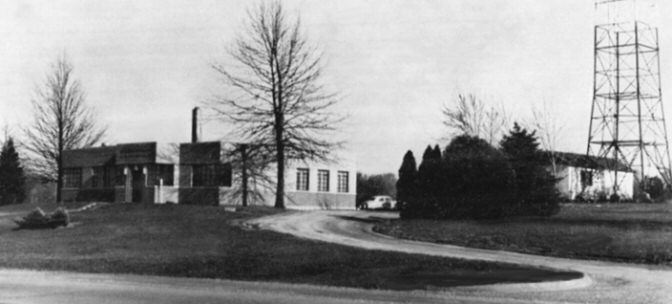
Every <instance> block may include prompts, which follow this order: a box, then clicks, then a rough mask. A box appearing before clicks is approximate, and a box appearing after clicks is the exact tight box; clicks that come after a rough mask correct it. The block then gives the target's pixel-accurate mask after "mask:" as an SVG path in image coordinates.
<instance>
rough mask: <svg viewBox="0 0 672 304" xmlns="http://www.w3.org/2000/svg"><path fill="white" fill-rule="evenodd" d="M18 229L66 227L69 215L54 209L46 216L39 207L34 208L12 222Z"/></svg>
mask: <svg viewBox="0 0 672 304" xmlns="http://www.w3.org/2000/svg"><path fill="white" fill-rule="evenodd" d="M14 222H15V223H16V224H17V225H19V229H45V228H56V227H59V226H67V225H68V224H69V223H70V215H69V214H68V211H67V210H65V209H64V208H58V209H56V210H55V211H54V212H53V213H52V214H51V215H50V216H47V215H46V214H45V213H44V211H42V209H40V207H37V208H35V209H34V210H33V211H31V212H30V213H28V215H26V216H24V217H23V218H21V219H18V220H15V221H14Z"/></svg>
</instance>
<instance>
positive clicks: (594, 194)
mask: <svg viewBox="0 0 672 304" xmlns="http://www.w3.org/2000/svg"><path fill="white" fill-rule="evenodd" d="M613 173H614V172H613V171H608V170H599V169H587V168H581V167H574V166H558V173H557V174H556V178H558V179H559V180H558V182H557V184H556V188H557V189H558V192H560V195H561V196H562V197H564V198H566V199H569V200H574V199H576V198H577V196H579V195H581V196H583V197H584V198H591V199H597V198H598V197H600V196H604V197H607V198H609V197H610V196H611V195H613V194H614V185H615V183H617V182H616V181H614V174H613ZM582 175H583V176H582ZM588 175H589V176H588ZM618 175H619V178H618V179H619V181H618V185H619V190H618V193H617V194H618V195H619V197H620V198H621V199H632V198H633V193H634V174H633V173H632V172H624V171H619V172H618Z"/></svg>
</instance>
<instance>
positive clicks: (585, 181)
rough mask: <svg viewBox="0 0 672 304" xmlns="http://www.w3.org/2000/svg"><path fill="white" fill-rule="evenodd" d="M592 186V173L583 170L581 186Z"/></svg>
mask: <svg viewBox="0 0 672 304" xmlns="http://www.w3.org/2000/svg"><path fill="white" fill-rule="evenodd" d="M592 185H593V172H592V171H587V170H583V171H581V186H582V187H587V186H592Z"/></svg>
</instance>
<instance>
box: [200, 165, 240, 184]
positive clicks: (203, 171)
mask: <svg viewBox="0 0 672 304" xmlns="http://www.w3.org/2000/svg"><path fill="white" fill-rule="evenodd" d="M192 169H193V172H192V176H193V180H192V185H193V186H194V187H218V186H225V187H230V186H231V174H232V171H231V164H211V165H194V166H192Z"/></svg>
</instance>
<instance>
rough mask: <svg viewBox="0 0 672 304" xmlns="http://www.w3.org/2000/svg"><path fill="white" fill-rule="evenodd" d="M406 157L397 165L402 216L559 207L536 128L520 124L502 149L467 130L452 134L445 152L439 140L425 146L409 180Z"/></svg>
mask: <svg viewBox="0 0 672 304" xmlns="http://www.w3.org/2000/svg"><path fill="white" fill-rule="evenodd" d="M408 155H409V154H408V153H407V156H408ZM408 162H409V161H408V160H407V157H404V163H403V164H402V166H401V169H400V170H399V175H400V177H401V179H400V180H402V179H403V186H402V187H401V188H400V189H402V190H401V193H402V197H403V200H402V201H403V204H402V205H401V206H400V207H401V208H400V211H401V212H400V215H401V217H402V218H404V219H410V218H429V219H449V218H450V219H460V218H472V219H485V218H487V219H494V218H504V217H511V216H517V215H537V216H549V215H552V214H555V213H557V212H558V211H559V202H560V198H559V194H558V192H557V190H556V188H555V183H556V179H555V178H554V177H553V176H552V174H551V173H550V172H549V171H548V170H547V168H546V167H547V164H546V163H545V162H544V158H543V157H542V155H541V151H540V150H539V143H538V142H537V138H536V135H535V132H531V133H530V132H528V131H527V130H525V129H523V128H521V127H520V126H519V125H518V124H515V125H514V128H513V129H512V130H511V131H510V132H509V134H508V135H506V136H505V137H504V139H503V140H502V142H501V149H500V150H498V149H496V148H494V147H492V146H491V145H490V144H488V143H487V142H486V141H485V140H483V139H480V138H478V137H473V136H469V135H461V136H458V137H456V138H454V139H453V140H452V141H451V143H450V144H449V145H448V146H447V147H446V149H445V150H444V151H443V155H442V154H441V152H440V151H439V150H438V146H435V147H434V148H432V147H431V146H427V148H426V149H425V152H424V154H423V157H422V163H421V164H420V166H419V167H418V170H417V173H416V174H415V180H414V181H415V182H412V181H409V179H412V176H413V174H412V173H413V171H412V170H411V168H409V167H410V166H409V165H408V164H407V163H408ZM402 170H404V171H403V172H404V173H405V172H408V173H405V175H406V176H404V174H402ZM406 170H407V171H406ZM407 177H408V179H407ZM404 187H406V188H404ZM398 188H399V187H398ZM405 189H412V190H411V191H407V190H405ZM404 191H406V192H404Z"/></svg>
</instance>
